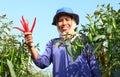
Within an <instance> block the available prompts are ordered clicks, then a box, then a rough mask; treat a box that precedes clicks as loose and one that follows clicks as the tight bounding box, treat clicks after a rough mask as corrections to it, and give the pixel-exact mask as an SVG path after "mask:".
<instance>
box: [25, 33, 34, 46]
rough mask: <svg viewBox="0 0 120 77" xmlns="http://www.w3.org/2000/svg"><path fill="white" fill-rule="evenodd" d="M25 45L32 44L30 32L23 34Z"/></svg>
mask: <svg viewBox="0 0 120 77" xmlns="http://www.w3.org/2000/svg"><path fill="white" fill-rule="evenodd" d="M24 38H25V43H26V44H27V45H31V44H32V43H33V37H32V33H31V32H25V33H24Z"/></svg>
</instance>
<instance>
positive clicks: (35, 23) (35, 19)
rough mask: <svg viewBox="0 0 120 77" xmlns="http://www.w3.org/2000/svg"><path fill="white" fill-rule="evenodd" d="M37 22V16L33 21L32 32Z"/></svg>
mask: <svg viewBox="0 0 120 77" xmlns="http://www.w3.org/2000/svg"><path fill="white" fill-rule="evenodd" d="M35 24H36V17H35V19H34V22H33V25H32V28H31V30H30V32H31V33H32V32H33V29H34V27H35Z"/></svg>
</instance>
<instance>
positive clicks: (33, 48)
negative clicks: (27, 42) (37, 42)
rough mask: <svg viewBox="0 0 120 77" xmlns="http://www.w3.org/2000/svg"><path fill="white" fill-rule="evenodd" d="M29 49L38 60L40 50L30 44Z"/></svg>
mask: <svg viewBox="0 0 120 77" xmlns="http://www.w3.org/2000/svg"><path fill="white" fill-rule="evenodd" d="M28 48H29V50H30V53H31V55H32V57H33V58H34V59H35V60H37V59H38V52H37V51H36V50H35V47H34V46H30V47H28Z"/></svg>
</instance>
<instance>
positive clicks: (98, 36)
mask: <svg viewBox="0 0 120 77" xmlns="http://www.w3.org/2000/svg"><path fill="white" fill-rule="evenodd" d="M105 38H106V36H105V35H97V36H96V37H95V38H94V39H93V41H97V40H99V39H105Z"/></svg>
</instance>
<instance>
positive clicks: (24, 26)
mask: <svg viewBox="0 0 120 77" xmlns="http://www.w3.org/2000/svg"><path fill="white" fill-rule="evenodd" d="M20 22H21V24H22V26H23V28H24V30H23V29H21V28H19V27H14V28H16V29H18V30H20V31H21V32H23V33H24V32H31V33H32V32H33V29H34V27H35V24H36V17H35V19H34V22H33V25H32V28H31V30H29V27H28V23H27V21H26V20H25V19H24V17H23V16H22V20H20Z"/></svg>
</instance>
